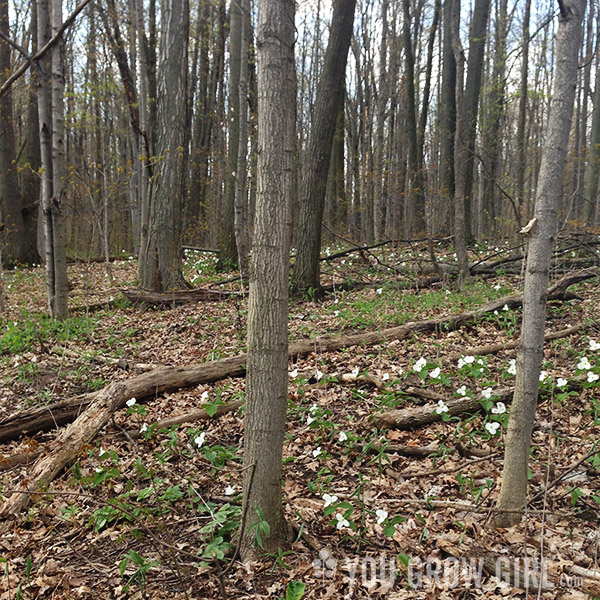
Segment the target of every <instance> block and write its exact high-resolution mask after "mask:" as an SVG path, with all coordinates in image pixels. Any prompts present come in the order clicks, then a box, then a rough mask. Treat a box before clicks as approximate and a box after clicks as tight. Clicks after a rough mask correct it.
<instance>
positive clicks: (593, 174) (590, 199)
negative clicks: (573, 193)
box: [584, 65, 600, 225]
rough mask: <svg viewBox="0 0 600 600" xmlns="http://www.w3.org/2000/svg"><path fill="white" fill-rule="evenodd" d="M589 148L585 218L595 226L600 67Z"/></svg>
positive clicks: (599, 160) (599, 152) (599, 150)
mask: <svg viewBox="0 0 600 600" xmlns="http://www.w3.org/2000/svg"><path fill="white" fill-rule="evenodd" d="M589 148H590V149H589V157H588V168H587V172H586V175H585V208H584V216H585V221H586V223H589V224H590V225H594V224H595V223H596V220H597V218H598V187H599V186H598V183H599V178H600V65H599V66H598V67H597V68H596V82H595V89H594V108H593V110H592V131H591V133H590V145H589Z"/></svg>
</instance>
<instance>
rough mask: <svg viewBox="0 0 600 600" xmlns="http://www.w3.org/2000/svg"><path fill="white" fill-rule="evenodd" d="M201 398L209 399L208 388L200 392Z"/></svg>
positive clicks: (203, 399)
mask: <svg viewBox="0 0 600 600" xmlns="http://www.w3.org/2000/svg"><path fill="white" fill-rule="evenodd" d="M200 400H202V402H205V401H206V400H208V390H204V391H203V392H202V393H201V394H200Z"/></svg>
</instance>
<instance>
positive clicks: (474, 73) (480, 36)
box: [455, 0, 491, 243]
mask: <svg viewBox="0 0 600 600" xmlns="http://www.w3.org/2000/svg"><path fill="white" fill-rule="evenodd" d="M490 4H491V1H490V0H475V6H474V7H473V17H472V19H471V26H470V28H469V61H468V66H467V81H466V83H465V90H464V96H463V101H464V104H465V106H464V110H465V128H464V132H463V133H464V138H463V139H462V140H459V141H460V143H461V144H462V145H464V146H465V148H464V159H465V162H462V163H461V162H459V161H457V162H456V163H455V164H456V165H458V166H459V167H460V169H459V170H460V171H464V172H462V173H460V174H459V173H457V175H456V177H457V179H458V178H459V177H460V178H464V190H463V191H462V195H463V202H464V204H465V238H466V241H467V243H469V242H470V241H471V240H472V238H473V235H472V210H471V204H472V197H473V177H474V163H475V139H476V136H477V115H478V112H479V111H478V108H479V95H480V92H481V83H482V78H483V65H484V62H483V58H484V54H485V42H486V32H487V22H488V16H489V13H490Z"/></svg>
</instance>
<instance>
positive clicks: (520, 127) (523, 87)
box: [516, 0, 531, 216]
mask: <svg viewBox="0 0 600 600" xmlns="http://www.w3.org/2000/svg"><path fill="white" fill-rule="evenodd" d="M530 17H531V0H525V10H524V11H523V34H522V37H521V56H522V58H521V82H520V86H519V114H518V117H517V193H516V196H517V202H518V205H519V214H520V215H521V216H523V212H524V209H525V206H526V205H527V201H526V197H527V196H528V194H526V193H525V170H526V168H527V161H526V160H525V159H526V152H527V138H526V135H525V133H526V132H525V124H526V121H527V90H528V78H529V20H530Z"/></svg>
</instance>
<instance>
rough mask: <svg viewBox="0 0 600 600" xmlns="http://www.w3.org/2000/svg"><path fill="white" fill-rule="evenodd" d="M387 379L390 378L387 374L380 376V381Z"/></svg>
mask: <svg viewBox="0 0 600 600" xmlns="http://www.w3.org/2000/svg"><path fill="white" fill-rule="evenodd" d="M389 378H390V375H389V373H384V374H383V375H382V376H381V381H387V380H388V379H389Z"/></svg>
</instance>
